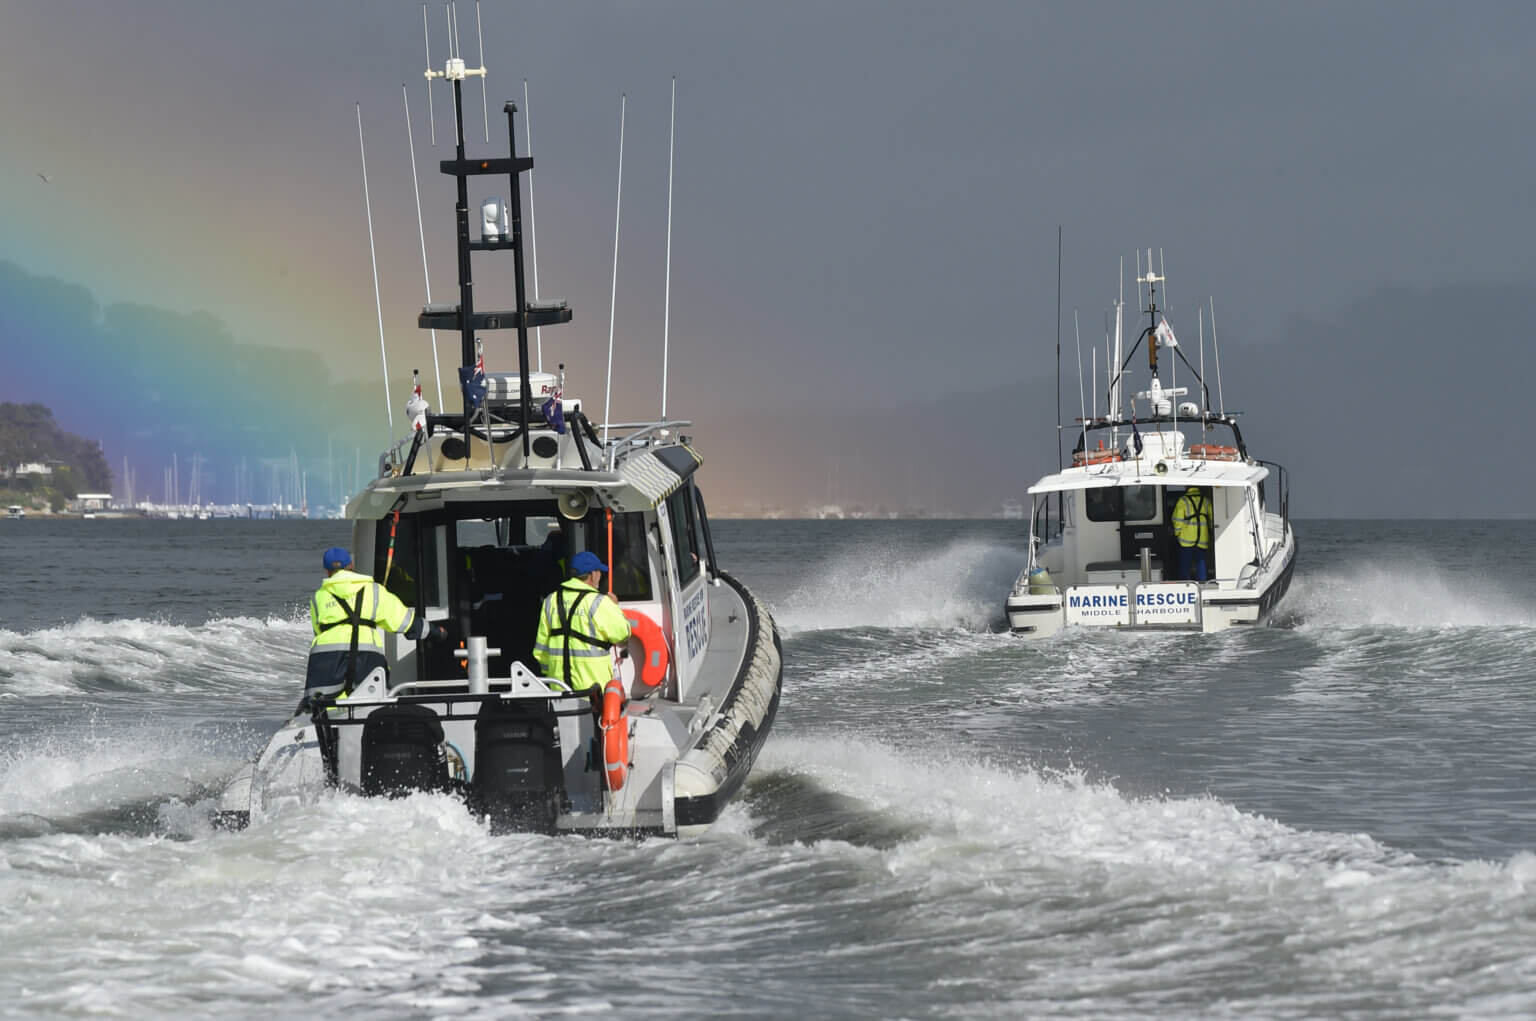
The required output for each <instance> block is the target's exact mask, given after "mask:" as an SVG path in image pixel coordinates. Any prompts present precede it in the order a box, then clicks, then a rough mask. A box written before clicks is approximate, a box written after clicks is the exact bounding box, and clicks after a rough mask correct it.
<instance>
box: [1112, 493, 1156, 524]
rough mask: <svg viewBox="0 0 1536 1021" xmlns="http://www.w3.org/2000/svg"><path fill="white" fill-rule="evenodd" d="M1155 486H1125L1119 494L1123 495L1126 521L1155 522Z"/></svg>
mask: <svg viewBox="0 0 1536 1021" xmlns="http://www.w3.org/2000/svg"><path fill="white" fill-rule="evenodd" d="M1157 490H1158V487H1157V486H1125V487H1123V488H1122V489H1121V492H1122V493H1124V494H1125V496H1124V501H1125V518H1124V520H1126V521H1156V520H1157Z"/></svg>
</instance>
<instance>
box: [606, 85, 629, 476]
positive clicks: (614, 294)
mask: <svg viewBox="0 0 1536 1021" xmlns="http://www.w3.org/2000/svg"><path fill="white" fill-rule="evenodd" d="M627 102H628V97H626V96H625V95H624V93H622V92H621V93H619V192H618V198H617V199H615V200H614V204H613V288H612V289H611V290H610V291H609V292H608V382H607V383H606V384H605V385H604V390H603V446H604V447H605V448H606V447H607V446H608V422H609V414H608V408H609V402H610V400H611V399H612V397H613V321H614V311H615V309H614V306H615V303H616V302H617V300H618V297H619V212H620V210H621V209H622V208H623V205H624V111H625V105H626V103H627ZM606 453H607V456H608V459H609V466H610V467H612V458H613V453H612V452H611V451H607V452H606Z"/></svg>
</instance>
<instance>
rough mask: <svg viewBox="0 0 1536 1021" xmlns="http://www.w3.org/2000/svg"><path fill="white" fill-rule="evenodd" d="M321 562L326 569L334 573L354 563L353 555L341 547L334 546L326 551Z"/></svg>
mask: <svg viewBox="0 0 1536 1021" xmlns="http://www.w3.org/2000/svg"><path fill="white" fill-rule="evenodd" d="M320 562H321V563H322V564H324V565H325V569H326V570H327V571H334V570H336V569H337V568H338V567H346V566H347V565H348V564H350V563H352V554H350V553H348V552H347V551H346V550H344V549H342V548H341V547H340V546H332V547H331V548H330V549H328V550H326V551H325V554H324V555H323V556H321V558H320Z"/></svg>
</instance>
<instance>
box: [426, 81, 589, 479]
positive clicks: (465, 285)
mask: <svg viewBox="0 0 1536 1021" xmlns="http://www.w3.org/2000/svg"><path fill="white" fill-rule="evenodd" d="M472 74H478V75H484V74H485V69H484V68H477V69H467V68H465V66H464V61H463V60H460V59H458V58H451V59H449V61H448V63H447V65H446V66H445V68H444V70H442V71H432V70H428V71H427V77H428V78H447V79H448V80H449V81H450V82H451V83H452V85H453V112H454V125H455V130H456V132H457V134H458V142H457V148H456V150H455V156H454V158H453V159H451V160H443V161H442V162H441V164H440V165H439V166H440V169H441V170H442V172H443V173H445V174H448V175H450V176H452V177H453V178H454V179H455V180H456V181H457V182H458V204H457V206H456V207H455V212H456V214H457V218H458V256H459V304H458V305H456V306H447V307H444V306H441V305H428V306H427V307H426V308H424V309H422V312H421V316H420V317H419V318H418V319H417V325H418V326H420V327H421V328H422V329H440V330H456V331H458V333H459V356H460V366H461V368H465V369H468V368H471V367H473V366H474V364H475V336H476V334H478V333H479V332H480V331H482V330H508V329H512V328H514V327H515V328H516V329H517V368H518V375H519V385H520V387H521V391H522V392H521V394H520V395H519V397H520V399H519V401H518V404H519V422H518V426H519V428H518V432H520V433H521V434H522V438H523V457H524V460H525V461H526V459H527V458H528V457H529V456H530V450H529V443H530V440H529V435H528V425H529V421H528V416H529V414H530V409H531V408H532V406H533V390H532V388H531V387H530V385H529V382H528V329H529V327H537V326H555V325H558V324H560V323H568V322H570V321H571V309H570V306H569V305H567V304H566V303H565V302H551V303H540V304H539V305H537V306H530V305H529V304H528V301H527V297H526V295H527V291H526V289H525V287H524V284H523V187H522V174H523V173H524V172H525V171H529V170H532V169H533V158H532V157H531V156H521V157H520V156H518V155H517V126H516V114H517V106H516V104H514V103H513V102H512V101H511V100H508V101H507V102H506V104H505V105H504V106H503V107H502V109H503V110H504V111H505V112H506V115H507V152H508V155H506V156H504V157H500V156H498V157H488V158H484V159H471V158H469V157H468V156H467V155H466V154H465V151H464V78H465V77H466V76H468V75H472ZM492 174H506V175H507V181H508V185H509V187H510V189H511V199H510V201H509V203H508V205H509V207H510V208H509V210H508V214H509V215H508V222H507V232H506V234H505V235H504V236H500V237H497V238H490V239H488V238H485V237H482V238H481V239H480V240H478V241H472V240H470V236H469V179H470V178H471V177H482V176H487V175H492ZM506 249H511V250H512V257H513V275H514V277H515V279H516V284H517V289H516V291H517V308H516V309H515V310H513V311H510V312H476V311H475V300H474V286H475V285H474V276H473V272H472V267H471V264H470V253H471V252H492V251H503V250H506ZM449 424H452V425H457V426H459V427H460V428H462V429H463V430H464V437H465V440H466V441H467V440H468V438H469V430H470V409H469V407H468V405H467V402H466V405H465V407H464V410H463V413H462V415H461V416H460V418H459V420H458V421H457V422H453V421H451V420H450V423H449ZM486 439H487V441H489V439H490V437H489V436H487V437H486Z"/></svg>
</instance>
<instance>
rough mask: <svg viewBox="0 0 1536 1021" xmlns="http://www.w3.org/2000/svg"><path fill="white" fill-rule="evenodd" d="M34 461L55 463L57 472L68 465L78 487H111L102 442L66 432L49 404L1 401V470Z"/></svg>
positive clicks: (92, 489)
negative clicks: (54, 417) (55, 418)
mask: <svg viewBox="0 0 1536 1021" xmlns="http://www.w3.org/2000/svg"><path fill="white" fill-rule="evenodd" d="M34 462H36V463H40V464H47V465H50V466H52V467H53V468H54V470H55V473H57V471H58V468H59V467H60V466H63V467H67V468H68V469H69V471H68V472H67V473H66V476H67V477H68V478H69V479H70V480H71V481H73V482H74V488H76V489H77V490H79V491H82V492H94V493H107V492H111V490H112V470H111V469H110V468H108V467H107V458H106V455H105V454H103V453H102V452H101V445H100V444H99V443H97V442H96V441H95V440H88V439H86V438H85V437H83V436H76V435H75V434H74V433H69V432H65V431H64V430H63V429H61V428H60V427H59V424H58V423H57V422H55V421H54V420H53V411H52V410H51V409H50V408H48V407H47V406H46V405H43V404H10V403H0V470H4V471H5V472H12V471H15V470H16V468H17V467H18V466H20V465H23V464H31V463H34ZM59 481H63V480H59ZM68 495H71V496H72V495H74V494H68Z"/></svg>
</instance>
